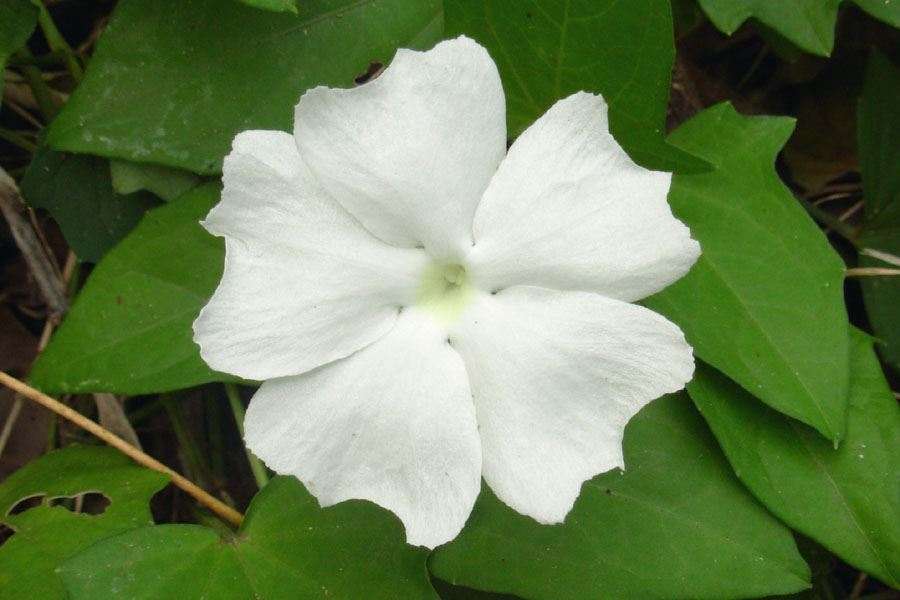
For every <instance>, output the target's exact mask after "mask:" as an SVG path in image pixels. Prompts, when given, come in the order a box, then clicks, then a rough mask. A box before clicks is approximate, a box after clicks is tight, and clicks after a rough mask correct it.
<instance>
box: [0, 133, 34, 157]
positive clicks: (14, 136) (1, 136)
mask: <svg viewBox="0 0 900 600" xmlns="http://www.w3.org/2000/svg"><path fill="white" fill-rule="evenodd" d="M0 140H5V141H7V142H9V143H10V144H12V145H13V146H18V147H19V148H21V149H22V150H24V151H25V152H28V153H29V154H34V152H35V150H37V144H35V143H34V142H30V141H28V138H26V137H25V136H24V135H21V134H18V133H16V132H15V131H10V130H9V129H3V128H0Z"/></svg>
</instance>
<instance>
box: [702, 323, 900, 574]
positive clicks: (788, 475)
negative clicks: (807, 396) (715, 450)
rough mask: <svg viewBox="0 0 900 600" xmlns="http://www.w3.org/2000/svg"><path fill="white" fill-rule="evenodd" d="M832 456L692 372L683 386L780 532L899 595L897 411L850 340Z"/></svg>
mask: <svg viewBox="0 0 900 600" xmlns="http://www.w3.org/2000/svg"><path fill="white" fill-rule="evenodd" d="M851 359H852V360H851V368H850V373H851V379H850V394H849V398H850V404H849V408H848V417H847V437H846V438H845V439H844V441H843V442H842V443H841V446H840V447H839V448H838V449H835V448H834V446H833V445H832V444H831V443H830V442H828V441H827V440H824V439H822V438H821V437H820V436H818V435H817V434H816V433H815V431H813V430H812V429H810V428H809V427H807V426H805V425H803V424H802V423H799V422H797V421H795V420H793V419H790V418H788V417H785V416H784V415H782V414H779V413H777V412H775V411H774V410H772V409H770V408H768V407H767V406H765V405H763V404H762V403H760V402H759V401H758V400H756V398H754V397H752V396H751V395H750V394H748V393H747V392H745V391H744V390H742V389H741V388H740V387H738V386H737V385H735V384H734V383H732V382H731V381H729V380H728V379H727V378H726V377H723V376H722V375H721V374H720V373H718V372H716V371H715V370H714V369H712V368H711V367H708V366H706V365H700V366H698V368H697V373H696V375H695V376H694V380H693V381H692V382H691V383H690V384H689V385H688V391H689V392H690V394H691V398H693V400H694V402H695V404H696V405H697V406H698V408H699V409H700V412H701V413H702V414H703V416H704V417H705V418H706V421H707V422H708V423H709V425H710V427H712V430H713V433H714V434H715V435H716V437H717V438H718V440H719V443H720V444H721V445H722V448H723V449H724V450H725V454H726V456H727V457H728V460H729V461H730V462H731V465H732V466H733V467H734V470H735V472H736V473H737V474H738V476H739V477H740V478H741V481H743V482H744V483H745V484H746V485H747V487H748V488H750V490H751V491H752V492H753V493H754V494H755V495H756V497H757V498H759V499H760V500H761V501H762V502H763V503H765V505H766V506H767V507H768V508H769V509H770V510H771V511H772V512H773V513H775V514H776V515H777V516H778V517H779V518H781V519H782V520H783V521H784V522H785V523H787V524H788V525H790V526H791V527H793V528H795V529H797V530H798V531H800V532H802V533H804V534H805V535H808V536H809V537H811V538H813V539H815V540H816V541H818V542H819V543H821V544H822V545H824V546H826V547H827V548H828V549H830V550H831V551H832V552H834V553H835V554H837V555H838V556H840V557H841V558H843V559H844V560H846V561H847V562H849V563H851V564H853V565H855V566H856V567H858V568H860V569H863V570H865V571H867V572H868V573H871V574H872V575H875V576H876V577H878V578H880V579H881V580H883V581H884V582H885V583H887V584H888V585H891V586H893V587H900V521H898V519H897V515H900V495H898V491H900V410H898V408H897V401H896V400H894V398H893V397H892V395H891V391H890V389H889V388H888V386H887V383H886V382H885V380H884V375H883V374H882V372H881V367H880V365H879V364H878V359H877V358H876V356H875V353H874V352H873V351H872V343H871V341H870V340H869V339H868V338H867V336H865V334H862V333H860V332H858V331H857V332H855V333H854V335H853V346H852V353H851Z"/></svg>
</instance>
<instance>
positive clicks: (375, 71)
mask: <svg viewBox="0 0 900 600" xmlns="http://www.w3.org/2000/svg"><path fill="white" fill-rule="evenodd" d="M382 71H384V65H383V64H382V63H380V62H378V61H377V60H373V61H372V62H370V63H369V66H368V67H366V70H365V72H363V73H360V74H359V75H357V76H356V77H354V78H353V81H354V82H355V83H356V85H362V84H364V83H367V82H369V81H372V80H373V79H375V78H377V77H378V76H379V75H381V72H382Z"/></svg>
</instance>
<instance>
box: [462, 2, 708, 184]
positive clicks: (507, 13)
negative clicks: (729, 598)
mask: <svg viewBox="0 0 900 600" xmlns="http://www.w3.org/2000/svg"><path fill="white" fill-rule="evenodd" d="M445 11H446V21H447V34H448V35H449V36H452V35H457V34H460V33H462V34H465V35H468V36H470V37H473V38H475V39H476V40H478V41H479V42H480V43H481V44H483V45H484V46H485V47H486V48H487V49H488V50H489V51H490V53H491V57H493V59H494V61H496V63H497V67H498V68H499V69H500V77H501V78H502V79H503V88H504V90H505V91H506V104H507V122H508V124H509V136H510V137H513V138H514V137H516V136H518V135H519V134H520V133H521V132H522V131H523V130H524V129H525V128H526V127H528V126H529V125H530V124H531V123H532V122H533V121H534V120H535V119H537V118H538V117H539V116H541V115H542V114H544V112H545V111H546V110H547V109H548V108H550V106H551V105H553V103H554V102H556V101H557V100H559V99H561V98H564V97H566V96H569V95H570V94H573V93H575V92H577V91H581V90H586V91H589V92H595V93H602V94H603V96H604V97H605V98H606V101H607V102H608V103H609V121H610V129H611V130H612V133H613V135H614V136H615V137H616V139H617V140H618V141H619V143H620V144H622V146H624V148H625V149H626V150H627V151H628V153H629V154H630V155H631V156H632V158H634V159H635V160H636V161H637V162H639V163H641V164H644V165H646V166H648V167H651V168H656V169H665V170H673V169H676V168H677V169H681V170H702V169H704V168H706V165H704V163H703V161H702V160H698V159H697V158H696V157H693V156H690V155H689V154H687V153H685V152H682V151H681V150H679V149H677V148H673V147H671V146H669V145H667V144H666V143H665V140H664V138H663V132H664V131H665V120H666V106H667V104H668V100H669V82H670V79H671V74H672V64H673V62H674V60H675V48H674V45H673V33H672V13H671V9H670V8H669V2H668V0H629V1H628V2H620V1H619V0H571V1H567V2H559V1H557V0H532V1H531V2H509V1H505V0H487V1H485V0H448V1H447V2H446V3H445Z"/></svg>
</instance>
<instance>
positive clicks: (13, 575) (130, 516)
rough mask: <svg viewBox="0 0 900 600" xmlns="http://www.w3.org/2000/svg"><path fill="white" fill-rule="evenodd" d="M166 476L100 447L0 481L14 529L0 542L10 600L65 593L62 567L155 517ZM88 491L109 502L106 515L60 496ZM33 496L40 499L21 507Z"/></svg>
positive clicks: (0, 499)
mask: <svg viewBox="0 0 900 600" xmlns="http://www.w3.org/2000/svg"><path fill="white" fill-rule="evenodd" d="M166 482H167V478H166V477H165V476H164V475H161V474H159V473H157V472H155V471H150V470H148V469H144V468H141V467H138V466H136V465H135V464H134V463H132V462H131V461H130V460H129V459H128V458H126V457H125V456H123V455H122V454H120V453H118V452H116V451H115V450H113V449H112V448H105V447H98V446H69V447H67V448H65V449H63V450H57V451H55V452H51V453H50V454H47V455H45V456H43V457H41V458H40V459H38V460H36V461H34V462H32V463H30V464H29V465H27V466H25V467H23V468H22V469H20V470H18V471H16V472H15V473H13V474H12V475H11V476H10V477H9V479H7V480H6V481H4V482H3V483H2V484H0V523H3V524H4V525H6V526H7V527H11V528H12V530H13V531H14V533H13V535H12V537H11V538H9V539H8V540H6V542H5V543H3V545H2V546H0V590H2V591H3V593H2V596H3V598H4V599H5V600H17V599H20V598H21V599H22V600H31V599H33V598H41V599H42V600H51V599H54V598H65V597H66V595H65V592H64V590H63V587H62V581H61V580H60V579H59V578H58V577H57V576H56V574H55V570H56V568H57V566H58V565H59V564H60V563H62V562H63V561H64V560H66V559H68V558H70V557H72V556H75V555H78V554H80V553H81V552H83V551H84V550H85V549H86V548H87V547H88V546H90V545H91V544H93V543H94V542H96V541H98V540H101V539H103V538H106V537H110V536H113V535H116V534H118V533H121V532H123V531H127V530H129V529H133V528H135V527H143V526H145V525H149V524H151V523H153V518H152V516H151V515H150V507H149V502H150V498H151V497H152V496H153V494H154V493H156V492H157V491H159V490H160V489H161V488H162V487H163V486H164V485H165V484H166ZM87 492H92V493H95V494H96V493H100V494H102V495H103V496H104V497H105V498H106V500H108V501H109V505H108V506H106V508H105V510H103V512H102V513H100V514H87V513H84V512H78V513H76V512H73V511H72V510H69V508H66V506H65V505H64V504H60V503H57V502H55V501H56V500H59V499H66V498H72V497H74V496H78V495H81V494H84V493H87ZM28 498H31V499H32V500H33V503H35V504H38V505H37V506H34V507H33V508H28V509H27V510H24V511H22V507H23V506H24V505H30V504H31V503H29V502H27V501H26V503H22V504H20V503H21V501H22V500H25V499H28ZM11 510H12V511H13V512H14V513H15V514H10V511H11ZM20 511H21V512H20Z"/></svg>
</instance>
